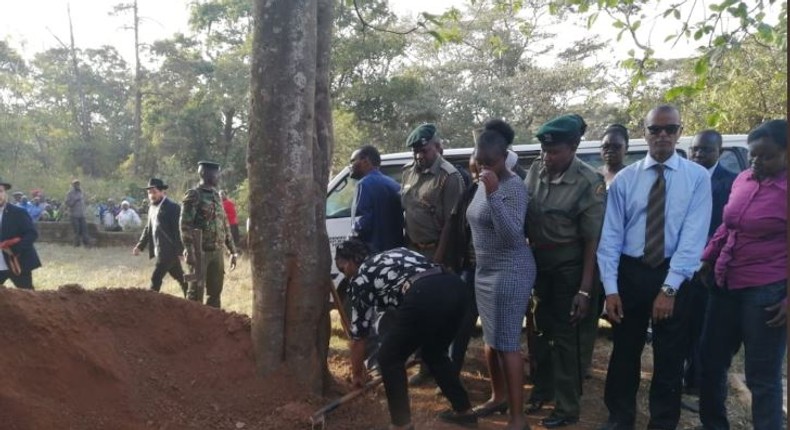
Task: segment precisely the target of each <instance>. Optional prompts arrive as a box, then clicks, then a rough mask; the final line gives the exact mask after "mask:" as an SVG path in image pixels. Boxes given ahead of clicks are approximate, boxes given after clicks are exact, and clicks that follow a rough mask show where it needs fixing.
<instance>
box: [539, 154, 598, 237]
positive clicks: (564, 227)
mask: <svg viewBox="0 0 790 430" xmlns="http://www.w3.org/2000/svg"><path fill="white" fill-rule="evenodd" d="M526 183H527V192H528V193H529V205H528V209H527V236H528V237H529V241H530V245H532V246H533V247H534V248H537V249H540V248H541V247H542V246H553V245H561V244H570V243H579V244H581V242H582V241H585V240H597V239H598V238H599V237H600V235H601V228H602V226H603V216H604V210H605V201H606V185H605V184H604V181H603V176H602V175H601V174H600V173H598V172H597V171H595V169H593V168H592V167H591V166H590V165H588V164H587V163H584V162H583V161H581V160H579V159H578V158H574V160H573V161H572V162H571V165H570V167H568V170H567V171H566V172H565V173H564V174H563V175H562V177H561V178H559V179H558V180H555V181H551V180H550V179H549V175H548V173H547V172H546V169H545V168H544V166H543V162H542V161H539V160H536V161H535V163H533V164H532V167H530V169H529V174H528V175H527V179H526Z"/></svg>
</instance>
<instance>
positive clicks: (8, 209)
mask: <svg viewBox="0 0 790 430" xmlns="http://www.w3.org/2000/svg"><path fill="white" fill-rule="evenodd" d="M2 223H3V224H2V227H0V240H8V239H13V238H15V237H19V238H21V239H22V240H21V241H20V242H19V243H17V244H16V245H14V246H12V247H11V251H12V252H13V253H14V254H15V255H16V256H17V258H18V259H19V266H20V267H21V268H22V272H30V271H32V270H33V269H36V268H39V267H41V260H39V258H38V253H37V252H36V249H35V248H34V247H33V242H35V241H36V239H38V231H36V227H35V225H33V220H32V219H30V215H29V214H28V213H27V211H26V210H24V209H22V208H20V207H18V206H14V205H12V204H11V203H6V204H5V208H4V209H3V220H2ZM2 254H3V258H5V261H6V265H8V255H7V254H6V253H5V252H2ZM9 267H10V266H9Z"/></svg>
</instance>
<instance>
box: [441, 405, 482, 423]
mask: <svg viewBox="0 0 790 430" xmlns="http://www.w3.org/2000/svg"><path fill="white" fill-rule="evenodd" d="M439 420H440V421H444V422H446V423H450V424H456V425H459V426H464V427H476V426H477V415H476V414H475V413H474V411H469V412H466V413H458V412H456V411H454V410H451V409H450V410H446V411H444V412H442V413H440V414H439Z"/></svg>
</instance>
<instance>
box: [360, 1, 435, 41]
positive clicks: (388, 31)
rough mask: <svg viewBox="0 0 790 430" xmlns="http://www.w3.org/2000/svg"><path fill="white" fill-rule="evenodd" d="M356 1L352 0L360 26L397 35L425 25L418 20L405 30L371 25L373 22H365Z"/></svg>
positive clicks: (409, 32) (402, 34) (405, 33)
mask: <svg viewBox="0 0 790 430" xmlns="http://www.w3.org/2000/svg"><path fill="white" fill-rule="evenodd" d="M357 1H358V0H354V12H356V14H357V18H359V22H360V23H362V27H367V28H370V29H373V30H375V31H381V32H383V33H391V34H398V35H401V36H405V35H407V34H411V33H414V32H415V31H417V30H419V29H420V27H422V26H424V25H425V23H424V22H422V21H420V22H418V23H417V25H416V26H415V27H414V28H412V29H411V30H407V31H397V30H390V29H387V28H381V27H377V26H375V25H373V24H371V23H369V22H367V21H366V20H365V18H364V17H363V16H362V11H360V10H359V4H358V3H357Z"/></svg>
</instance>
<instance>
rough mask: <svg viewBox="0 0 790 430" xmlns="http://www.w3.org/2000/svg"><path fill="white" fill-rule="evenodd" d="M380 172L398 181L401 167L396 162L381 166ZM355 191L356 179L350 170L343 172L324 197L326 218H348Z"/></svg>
mask: <svg viewBox="0 0 790 430" xmlns="http://www.w3.org/2000/svg"><path fill="white" fill-rule="evenodd" d="M380 169H381V173H383V174H385V175H387V176H389V177H390V178H392V179H394V180H395V182H397V183H400V181H401V176H402V173H401V172H402V167H401V166H400V165H397V164H391V165H388V166H381V168H380ZM356 193H357V180H356V179H352V178H351V175H350V172H347V173H345V177H344V178H343V180H342V181H340V182H338V184H337V185H336V186H335V188H333V189H332V191H330V192H329V195H327V197H326V218H327V219H334V218H348V217H350V216H351V204H352V202H353V201H354V195H355V194H356Z"/></svg>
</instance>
